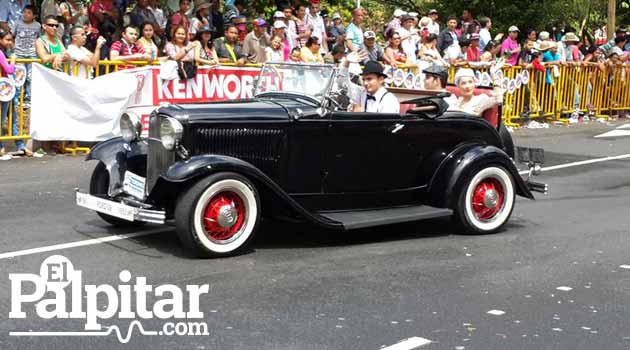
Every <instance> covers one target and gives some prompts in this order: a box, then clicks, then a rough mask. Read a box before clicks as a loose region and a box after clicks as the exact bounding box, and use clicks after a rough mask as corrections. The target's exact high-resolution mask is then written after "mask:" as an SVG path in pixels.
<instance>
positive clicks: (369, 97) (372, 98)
mask: <svg viewBox="0 0 630 350" xmlns="http://www.w3.org/2000/svg"><path fill="white" fill-rule="evenodd" d="M367 99H368V100H372V101H376V97H374V96H372V95H367Z"/></svg>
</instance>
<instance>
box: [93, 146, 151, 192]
mask: <svg viewBox="0 0 630 350" xmlns="http://www.w3.org/2000/svg"><path fill="white" fill-rule="evenodd" d="M146 157H147V143H146V142H145V141H136V142H132V143H128V142H126V141H125V140H123V139H122V137H115V138H112V139H109V140H107V141H103V142H100V143H98V144H96V145H95V146H94V147H92V150H91V151H90V154H89V155H88V156H87V157H86V158H85V160H86V161H87V160H98V161H101V162H103V164H104V165H105V167H106V168H107V171H108V172H109V189H108V191H107V192H108V195H109V196H110V197H114V196H116V195H118V194H120V193H122V180H123V177H124V175H125V171H127V170H128V169H129V170H132V171H133V172H134V173H136V174H138V175H140V176H146ZM136 165H137V166H136Z"/></svg>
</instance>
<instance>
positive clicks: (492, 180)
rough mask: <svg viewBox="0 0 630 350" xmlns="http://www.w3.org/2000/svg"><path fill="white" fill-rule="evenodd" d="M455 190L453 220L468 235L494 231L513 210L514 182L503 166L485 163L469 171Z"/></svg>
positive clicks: (504, 221) (506, 219)
mask: <svg viewBox="0 0 630 350" xmlns="http://www.w3.org/2000/svg"><path fill="white" fill-rule="evenodd" d="M457 191H458V192H459V193H457V192H456V195H457V201H456V203H455V204H454V208H453V211H454V213H455V215H454V219H455V221H456V222H457V223H458V224H459V226H460V227H461V228H462V229H463V230H464V233H468V234H487V233H493V232H496V231H498V230H499V229H500V228H501V227H502V226H503V225H504V224H505V223H506V222H507V221H508V219H509V218H510V215H511V214H512V210H513V209H514V200H515V190H514V181H513V180H512V176H511V175H510V173H509V172H508V171H507V170H505V168H503V167H501V166H498V165H492V164H490V165H485V166H482V167H478V168H477V169H476V170H475V171H471V172H470V173H469V174H468V175H467V176H466V178H465V180H464V181H463V182H462V183H461V184H460V186H459V187H458V189H457Z"/></svg>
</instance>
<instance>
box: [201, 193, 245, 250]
mask: <svg viewBox="0 0 630 350" xmlns="http://www.w3.org/2000/svg"><path fill="white" fill-rule="evenodd" d="M244 222H245V204H244V203H243V200H242V199H241V197H240V196H239V195H238V194H236V193H235V192H232V191H222V192H219V193H216V194H215V195H214V196H212V198H211V199H210V200H209V201H208V204H207V205H206V208H205V209H204V211H203V227H204V229H205V230H206V234H207V235H208V237H210V238H211V239H213V240H215V241H226V240H229V239H231V238H232V237H234V235H235V234H236V233H237V232H239V230H240V229H241V228H242V227H243V223H244Z"/></svg>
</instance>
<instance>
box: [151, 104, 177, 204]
mask: <svg viewBox="0 0 630 350" xmlns="http://www.w3.org/2000/svg"><path fill="white" fill-rule="evenodd" d="M162 118H164V117H162V116H160V115H157V116H151V119H150V121H149V140H148V142H149V151H148V156H147V184H146V191H147V193H151V190H152V189H153V186H155V183H156V182H157V180H158V177H159V176H160V175H161V174H163V173H164V172H165V171H166V170H167V169H168V167H169V166H170V165H171V164H173V163H174V162H175V152H172V151H167V150H166V149H165V148H164V146H162V142H161V141H160V123H161V122H162Z"/></svg>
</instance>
